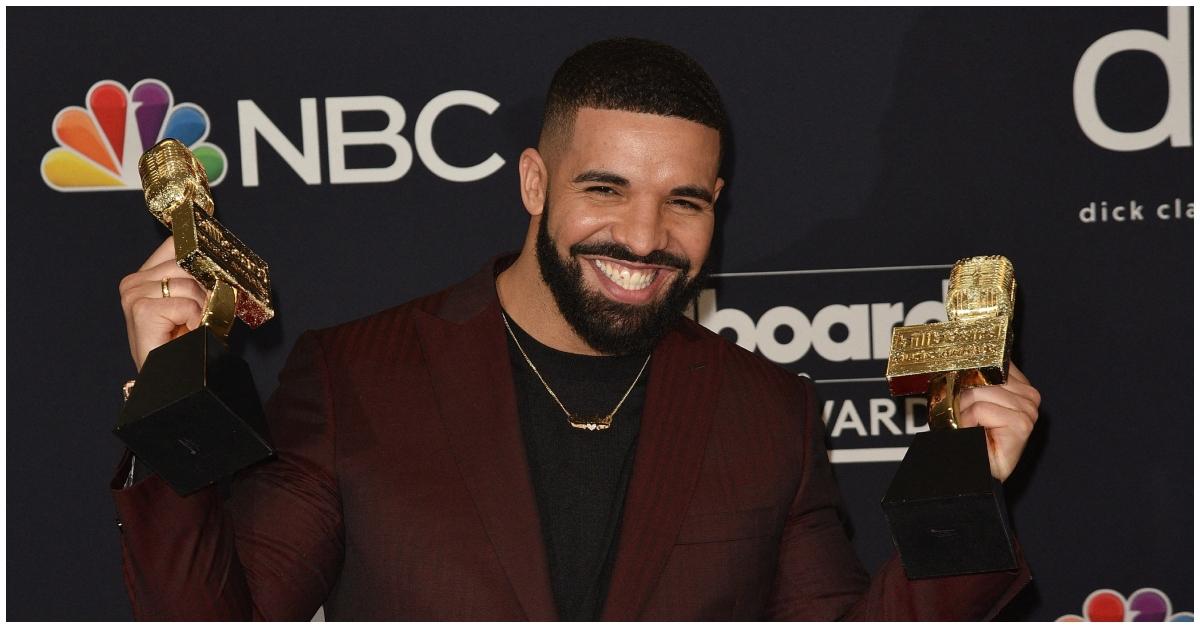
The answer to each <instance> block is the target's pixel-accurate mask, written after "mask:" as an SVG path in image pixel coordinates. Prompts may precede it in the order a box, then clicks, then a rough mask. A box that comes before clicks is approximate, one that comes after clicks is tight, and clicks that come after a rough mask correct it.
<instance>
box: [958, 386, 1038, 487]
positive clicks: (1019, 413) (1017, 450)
mask: <svg viewBox="0 0 1200 628" xmlns="http://www.w3.org/2000/svg"><path fill="white" fill-rule="evenodd" d="M1041 403H1042V395H1041V394H1040V393H1038V391H1037V389H1036V388H1034V387H1033V386H1032V385H1031V384H1030V383H1029V378H1027V377H1025V374H1024V373H1022V372H1021V370H1020V369H1018V368H1017V365H1016V364H1012V363H1010V364H1009V366H1008V382H1007V383H1005V384H1004V385H1001V386H981V387H979V388H969V389H967V390H964V391H962V393H961V394H959V396H958V424H959V427H974V426H976V425H980V426H983V427H984V428H985V429H986V430H987V443H988V459H989V460H990V461H991V465H992V475H993V476H994V477H995V478H996V479H997V480H1000V481H1001V482H1003V481H1004V480H1006V479H1008V476H1009V475H1011V474H1012V472H1013V469H1014V468H1015V467H1016V466H1017V460H1019V459H1020V458H1021V452H1022V451H1023V450H1024V449H1025V443H1027V442H1029V434H1030V433H1031V432H1032V431H1033V425H1034V423H1036V422H1037V419H1038V406H1039V405H1041Z"/></svg>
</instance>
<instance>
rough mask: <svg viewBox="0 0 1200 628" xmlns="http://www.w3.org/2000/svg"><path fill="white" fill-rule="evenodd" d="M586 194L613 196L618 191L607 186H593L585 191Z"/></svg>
mask: <svg viewBox="0 0 1200 628" xmlns="http://www.w3.org/2000/svg"><path fill="white" fill-rule="evenodd" d="M584 192H587V193H589V194H599V195H601V196H612V195H614V194H616V193H617V191H616V190H614V189H612V188H610V187H608V186H607V185H592V186H589V187H587V188H585V189H584Z"/></svg>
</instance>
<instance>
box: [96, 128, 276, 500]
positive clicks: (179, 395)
mask: <svg viewBox="0 0 1200 628" xmlns="http://www.w3.org/2000/svg"><path fill="white" fill-rule="evenodd" d="M138 173H139V174H140V175H141V178H142V189H143V191H144V193H145V197H146V208H147V209H148V210H149V211H150V213H151V214H152V215H153V216H154V217H155V218H157V219H158V220H159V221H160V222H162V223H163V224H164V225H166V226H167V227H168V228H170V229H171V232H172V234H173V235H174V239H175V261H176V262H177V263H178V264H179V266H180V267H182V268H183V269H184V270H186V271H187V272H188V273H189V274H191V275H192V277H194V278H195V279H196V281H198V282H199V283H200V284H201V285H202V286H204V287H205V289H207V290H208V293H209V296H208V300H207V302H206V303H205V307H204V310H203V314H202V317H201V325H200V326H199V327H197V328H196V329H195V330H192V331H190V332H188V333H186V334H183V335H182V336H179V337H178V338H176V339H174V340H172V341H170V342H168V343H166V344H164V345H162V346H161V347H158V348H157V349H154V350H153V351H151V352H150V354H149V355H148V356H147V357H146V362H145V363H144V364H143V365H142V370H141V372H140V373H139V374H138V378H137V385H135V386H134V387H133V389H132V392H131V394H130V395H129V399H128V400H127V401H126V402H125V405H124V407H123V408H122V409H121V415H120V417H119V419H118V421H117V426H116V428H114V430H113V433H114V434H116V435H117V437H118V438H120V439H121V440H122V441H123V442H124V443H125V445H126V446H127V447H128V448H129V450H130V451H132V452H133V453H134V454H135V455H136V456H137V458H138V462H139V463H144V464H145V465H146V466H147V467H149V468H150V469H153V470H154V471H155V472H156V473H158V475H159V476H160V477H162V478H163V479H164V480H166V482H167V483H168V484H170V485H171V487H172V488H173V489H175V491H176V492H177V493H179V494H180V495H186V494H188V493H191V492H194V491H196V490H197V489H200V488H202V487H204V486H207V485H209V484H212V483H213V482H215V481H217V480H220V479H222V478H225V477H229V476H231V475H232V474H233V473H234V472H236V471H237V470H239V469H241V468H243V467H246V466H248V465H250V464H253V463H254V462H257V461H259V460H262V459H264V458H266V457H268V456H270V455H271V454H272V453H273V451H272V449H271V446H270V444H269V441H268V437H267V429H266V420H265V418H264V415H263V411H262V405H261V404H260V402H259V399H258V392H257V390H256V389H255V387H254V379H253V377H252V375H251V373H250V367H249V366H247V364H246V363H245V362H244V361H243V360H241V359H240V358H238V357H236V356H234V355H232V354H231V353H230V352H229V350H228V347H227V346H226V340H227V338H228V336H229V332H230V330H231V329H232V327H233V322H234V319H235V318H240V319H241V320H242V321H243V322H245V323H246V324H247V325H248V326H250V327H251V328H256V327H258V326H260V325H262V324H263V323H265V322H266V321H268V320H270V319H271V317H273V316H274V315H275V312H274V310H273V309H272V308H271V281H270V277H269V275H268V272H267V263H266V262H264V261H263V260H262V258H260V257H259V256H258V255H256V254H255V253H254V251H251V250H250V248H249V247H247V246H246V245H245V244H243V243H242V241H241V240H239V239H238V238H237V237H236V236H234V235H233V234H232V233H231V232H230V231H229V230H228V229H226V228H225V227H224V226H222V225H221V223H219V222H217V221H216V220H215V219H214V218H213V217H212V213H213V210H214V206H213V200H212V192H211V191H210V190H209V187H208V177H207V175H206V174H205V172H204V167H203V165H201V164H200V162H199V161H198V160H197V159H196V158H195V156H194V155H192V153H191V151H189V150H188V149H187V147H185V146H184V145H183V144H182V143H180V142H178V141H176V140H173V139H167V140H163V141H162V142H159V143H158V144H156V145H155V146H154V147H153V148H151V149H150V150H148V151H146V153H145V154H144V155H142V158H141V160H140V161H139V162H138Z"/></svg>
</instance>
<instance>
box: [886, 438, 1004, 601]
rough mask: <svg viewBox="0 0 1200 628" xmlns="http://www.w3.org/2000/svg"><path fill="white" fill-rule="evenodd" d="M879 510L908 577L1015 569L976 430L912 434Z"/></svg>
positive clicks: (998, 491) (983, 441)
mask: <svg viewBox="0 0 1200 628" xmlns="http://www.w3.org/2000/svg"><path fill="white" fill-rule="evenodd" d="M883 512H884V515H885V516H886V517H887V521H888V527H890V528H891V532H892V541H893V542H894V543H895V545H896V549H897V550H899V552H900V561H901V563H903V565H904V572H905V573H906V574H907V575H908V577H909V578H910V579H913V580H916V579H920V578H933V577H937V576H951V575H962V574H971V573H985V572H989V571H1003V570H1010V569H1016V568H1017V556H1016V553H1015V550H1014V549H1013V534H1012V529H1011V528H1010V526H1009V520H1008V509H1007V507H1006V506H1005V502H1004V493H1003V490H1002V488H1001V485H1000V482H998V481H997V480H996V479H995V478H993V477H992V473H991V469H990V467H989V464H988V454H987V436H986V435H985V434H984V429H983V428H982V427H971V428H963V429H957V430H934V431H930V432H922V433H920V434H917V435H916V436H915V437H914V438H913V442H912V445H910V446H909V448H908V453H907V454H905V456H904V461H903V462H901V463H900V469H899V470H898V471H897V472H896V476H895V477H894V478H893V479H892V484H891V486H889V487H888V491H887V495H886V496H885V497H884V498H883Z"/></svg>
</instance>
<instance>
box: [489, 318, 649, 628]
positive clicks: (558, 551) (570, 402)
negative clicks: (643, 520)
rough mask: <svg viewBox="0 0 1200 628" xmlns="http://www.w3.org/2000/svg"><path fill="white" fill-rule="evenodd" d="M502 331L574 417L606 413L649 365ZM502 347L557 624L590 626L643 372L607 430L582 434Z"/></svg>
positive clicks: (621, 499) (620, 504)
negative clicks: (579, 622)
mask: <svg viewBox="0 0 1200 628" xmlns="http://www.w3.org/2000/svg"><path fill="white" fill-rule="evenodd" d="M509 324H510V325H511V326H512V329H513V333H514V334H516V336H517V338H518V339H519V340H520V342H521V347H523V348H524V349H525V352H526V353H527V354H528V355H529V359H530V360H531V361H532V362H533V364H534V365H535V366H536V367H537V369H538V371H540V372H541V374H542V377H544V378H545V379H546V383H547V384H549V385H550V388H552V389H553V390H554V393H555V394H556V395H558V398H559V400H561V401H562V404H563V405H564V406H566V408H567V410H570V411H571V413H572V414H574V415H575V416H581V415H582V416H604V415H607V414H608V413H609V412H611V411H612V409H613V407H615V406H616V405H617V402H618V401H620V400H621V396H622V395H624V394H625V391H626V390H628V389H629V386H630V384H632V383H633V380H634V378H635V377H637V375H638V371H639V370H641V369H642V365H643V364H644V363H645V361H646V355H645V354H641V355H630V356H588V355H578V354H573V353H564V352H562V351H557V350H555V349H552V348H550V347H547V346H545V345H543V344H541V343H539V342H538V341H536V340H534V339H533V338H532V337H531V336H530V335H529V334H527V333H525V332H524V331H523V330H522V329H521V328H520V327H518V326H517V325H516V323H514V322H513V321H512V319H511V318H510V319H509ZM508 349H509V357H510V359H511V361H512V369H513V380H514V383H515V384H516V390H517V412H518V414H519V416H520V422H521V433H522V435H523V437H524V441H525V451H526V455H527V456H528V459H529V470H530V475H531V476H532V477H531V479H532V481H533V489H534V495H535V496H536V498H537V504H538V513H539V515H540V518H541V523H542V538H543V539H544V542H545V544H546V557H547V560H548V562H549V568H550V581H551V585H552V587H553V590H554V602H555V604H556V605H557V606H558V614H559V619H561V620H567V621H570V620H585V621H595V620H598V619H599V618H600V611H601V610H602V609H603V607H604V598H605V596H606V595H607V593H608V585H609V580H610V577H611V575H612V565H613V560H614V558H615V556H616V549H617V537H618V534H619V532H620V526H621V512H622V510H623V508H624V505H625V490H626V488H627V487H628V486H629V477H630V475H631V474H632V472H633V456H634V451H635V450H636V448H637V435H638V430H639V428H640V426H641V415H642V406H643V405H644V404H645V399H646V380H647V379H648V378H649V373H648V371H649V367H647V368H646V371H647V372H645V373H642V376H641V377H640V378H638V382H637V384H636V385H635V386H634V387H633V390H632V391H631V392H630V393H629V397H628V398H627V399H626V400H625V403H624V404H623V405H622V406H621V409H620V411H619V412H617V414H616V415H615V416H614V417H613V422H612V426H611V427H609V428H608V429H606V430H595V431H592V430H583V429H578V428H575V427H572V426H571V425H570V424H569V423H568V421H567V416H566V415H565V414H563V411H562V408H560V407H559V406H558V404H557V403H555V402H554V399H553V398H551V396H550V394H549V393H548V392H546V387H545V386H544V385H542V382H541V380H539V379H538V377H537V375H535V374H534V372H533V370H532V369H530V368H529V364H528V363H526V361H525V358H523V357H522V356H521V352H520V351H519V350H518V349H517V345H516V344H514V343H513V339H512V337H511V336H510V337H509V339H508Z"/></svg>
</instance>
